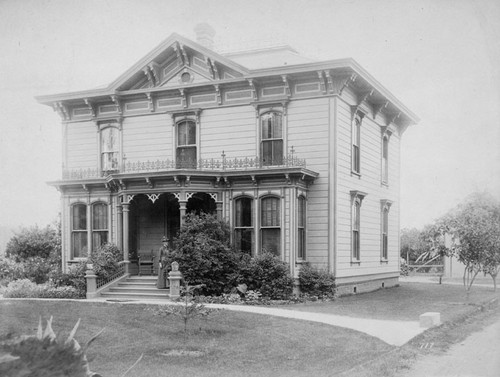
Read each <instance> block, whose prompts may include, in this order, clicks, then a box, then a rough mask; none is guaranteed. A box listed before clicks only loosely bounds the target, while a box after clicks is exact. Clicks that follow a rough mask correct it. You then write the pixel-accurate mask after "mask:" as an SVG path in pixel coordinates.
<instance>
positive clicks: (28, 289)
mask: <svg viewBox="0 0 500 377" xmlns="http://www.w3.org/2000/svg"><path fill="white" fill-rule="evenodd" d="M3 296H4V297H7V298H79V293H78V291H77V290H76V289H75V288H74V287H56V286H55V285H53V284H51V283H46V284H35V283H33V282H32V281H30V280H28V279H20V280H14V281H12V282H10V283H9V285H8V286H7V287H6V288H5V289H4V291H3Z"/></svg>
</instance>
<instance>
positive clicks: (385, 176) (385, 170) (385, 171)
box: [382, 136, 389, 184]
mask: <svg viewBox="0 0 500 377" xmlns="http://www.w3.org/2000/svg"><path fill="white" fill-rule="evenodd" d="M382 183H385V184H388V183H389V137H388V136H384V137H383V139H382Z"/></svg>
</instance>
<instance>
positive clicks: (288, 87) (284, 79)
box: [281, 75, 292, 98]
mask: <svg viewBox="0 0 500 377" xmlns="http://www.w3.org/2000/svg"><path fill="white" fill-rule="evenodd" d="M281 78H282V80H283V84H285V93H286V96H287V97H288V98H290V97H291V95H292V93H291V92H290V85H289V84H288V77H287V75H282V76H281Z"/></svg>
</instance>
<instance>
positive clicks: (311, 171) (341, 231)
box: [37, 34, 418, 293]
mask: <svg viewBox="0 0 500 377" xmlns="http://www.w3.org/2000/svg"><path fill="white" fill-rule="evenodd" d="M202 42H203V41H202ZM208 47H210V46H208ZM208 47H207V46H206V45H205V46H204V45H202V44H201V43H197V42H193V41H191V40H189V39H186V38H184V37H182V36H179V35H177V34H173V35H171V36H170V37H169V38H168V39H166V40H165V41H164V42H162V43H161V44H160V45H159V46H158V47H157V48H156V49H154V50H153V51H152V52H151V53H150V54H148V55H147V56H146V57H144V58H143V59H142V60H140V61H139V62H138V63H137V64H136V65H134V66H133V67H131V68H130V69H129V70H128V71H127V72H125V73H124V74H123V75H121V76H120V77H119V78H118V79H117V80H115V81H114V82H112V83H111V84H110V85H108V86H107V87H105V88H101V89H95V90H88V91H81V92H73V93H64V94H57V95H46V96H40V97H37V100H38V101H39V102H40V103H42V104H46V105H50V106H52V107H53V108H54V110H56V111H57V112H58V113H59V114H60V116H61V118H62V134H63V148H62V150H63V162H64V166H63V174H62V179H61V180H58V181H56V182H51V183H50V184H52V185H54V186H55V187H57V189H58V190H59V191H60V192H61V211H62V216H61V217H62V244H63V247H62V249H63V265H64V268H67V266H68V265H70V264H71V263H73V262H75V261H78V260H81V259H82V258H85V257H87V256H88V254H89V253H90V252H92V251H94V250H96V248H97V247H98V246H99V245H100V244H102V243H104V242H112V243H115V244H117V245H118V246H119V247H120V248H121V249H122V250H123V252H124V259H125V260H129V259H130V258H132V259H133V256H134V255H135V253H137V252H138V251H141V250H156V249H157V248H158V247H159V246H160V244H161V238H162V237H163V236H164V235H165V236H167V237H169V238H170V239H172V238H173V237H174V236H175V234H176V232H177V231H178V230H179V227H181V226H182V222H183V216H184V215H185V214H186V213H187V212H190V211H200V210H202V211H207V212H213V213H217V215H218V216H219V217H220V218H222V219H225V220H226V221H228V222H229V224H230V225H231V228H232V230H233V233H232V242H233V243H234V245H235V247H236V248H238V249H240V250H243V251H245V252H248V253H250V254H252V255H256V254H258V253H261V252H262V251H263V250H267V251H270V252H273V253H275V254H276V255H277V256H279V257H280V258H281V259H282V260H284V261H286V262H287V263H288V264H289V266H290V271H291V273H292V274H294V275H295V276H297V274H298V271H299V269H300V266H301V265H302V263H304V262H309V263H311V264H312V265H314V266H316V267H319V268H324V269H327V270H329V271H330V272H332V273H334V274H335V276H336V280H337V284H338V286H339V290H340V291H341V292H342V293H351V292H360V291H366V290H371V289H374V288H377V287H380V286H391V285H394V284H397V282H398V276H399V211H400V207H399V180H400V140H401V137H402V134H403V132H404V131H405V129H406V128H407V127H408V126H409V125H411V124H414V123H416V122H417V121H418V119H417V117H416V116H415V115H414V114H413V113H412V112H411V111H410V110H408V109H407V108H406V107H405V106H404V105H403V104H402V103H401V102H399V101H398V100H397V99H396V98H395V97H394V96H393V95H392V94H391V93H390V92H388V91H387V90H386V89H385V88H384V87H383V86H382V85H381V84H380V83H378V82H377V81H376V80H375V79H374V78H373V77H372V76H371V75H370V74H369V73H368V72H366V71H365V70H364V69H363V68H362V67H361V66H360V65H359V64H357V63H356V62H355V61H354V60H352V59H343V60H331V61H323V62H313V61H309V60H307V59H303V58H302V57H300V55H298V54H297V53H296V52H295V51H294V50H293V49H291V48H290V47H288V46H282V47H276V48H274V49H263V50H260V51H253V52H244V53H240V54H237V53H236V54H231V55H220V54H218V53H216V52H214V51H213V50H212V49H210V48H208ZM129 257H130V258H129ZM130 271H132V272H133V269H132V267H130Z"/></svg>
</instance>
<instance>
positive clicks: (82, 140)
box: [65, 122, 98, 169]
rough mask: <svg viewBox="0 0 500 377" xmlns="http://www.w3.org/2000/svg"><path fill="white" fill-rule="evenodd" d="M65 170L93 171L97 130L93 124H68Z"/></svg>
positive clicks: (95, 158) (96, 146)
mask: <svg viewBox="0 0 500 377" xmlns="http://www.w3.org/2000/svg"><path fill="white" fill-rule="evenodd" d="M66 127H67V129H66V166H65V167H66V168H67V169H88V168H90V169H95V168H97V161H98V144H97V129H96V125H95V123H93V122H78V123H68V124H67V126H66Z"/></svg>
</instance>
